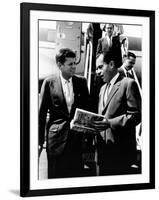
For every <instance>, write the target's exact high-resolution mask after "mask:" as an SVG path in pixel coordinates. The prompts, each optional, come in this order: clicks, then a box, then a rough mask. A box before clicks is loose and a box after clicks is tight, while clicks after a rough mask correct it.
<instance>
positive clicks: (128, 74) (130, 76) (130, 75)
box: [126, 71, 134, 79]
mask: <svg viewBox="0 0 159 200" xmlns="http://www.w3.org/2000/svg"><path fill="white" fill-rule="evenodd" d="M126 76H127V77H129V78H133V79H134V76H133V74H131V73H130V72H129V71H127V72H126Z"/></svg>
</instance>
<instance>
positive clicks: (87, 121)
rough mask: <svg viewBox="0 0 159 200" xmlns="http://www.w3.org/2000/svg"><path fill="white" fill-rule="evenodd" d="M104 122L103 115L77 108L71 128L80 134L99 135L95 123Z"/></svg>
mask: <svg viewBox="0 0 159 200" xmlns="http://www.w3.org/2000/svg"><path fill="white" fill-rule="evenodd" d="M103 120H104V116H103V115H99V114H96V113H93V112H89V111H86V110H83V109H79V108H77V109H76V112H75V115H74V118H73V120H72V121H71V124H70V126H71V129H72V130H75V131H78V132H82V133H90V134H97V133H98V131H97V130H96V129H95V128H94V121H103Z"/></svg>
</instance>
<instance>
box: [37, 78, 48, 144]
mask: <svg viewBox="0 0 159 200" xmlns="http://www.w3.org/2000/svg"><path fill="white" fill-rule="evenodd" d="M48 108H49V86H48V83H47V81H46V80H44V82H43V84H42V87H41V92H40V105H39V145H40V146H41V147H42V146H43V144H44V140H45V125H46V116H47V112H48Z"/></svg>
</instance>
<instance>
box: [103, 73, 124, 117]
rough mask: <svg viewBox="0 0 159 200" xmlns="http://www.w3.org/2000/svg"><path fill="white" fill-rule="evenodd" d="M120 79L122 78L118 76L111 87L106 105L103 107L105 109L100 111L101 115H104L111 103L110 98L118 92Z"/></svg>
mask: <svg viewBox="0 0 159 200" xmlns="http://www.w3.org/2000/svg"><path fill="white" fill-rule="evenodd" d="M121 79H122V76H119V77H118V78H117V80H116V82H115V84H114V85H113V87H112V89H111V91H110V93H109V95H108V99H107V102H106V105H105V108H104V109H103V111H102V114H104V113H105V112H106V109H107V107H108V105H109V103H110V102H111V99H112V97H113V96H114V95H115V93H116V92H117V91H118V89H119V87H120V84H121Z"/></svg>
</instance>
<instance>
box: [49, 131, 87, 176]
mask: <svg viewBox="0 0 159 200" xmlns="http://www.w3.org/2000/svg"><path fill="white" fill-rule="evenodd" d="M47 157H48V178H65V177H80V176H83V164H82V149H81V134H80V135H79V136H78V135H75V134H74V133H70V135H69V138H68V142H67V145H66V147H65V148H64V150H63V152H62V153H61V154H60V155H58V156H51V155H50V154H49V153H48V154H47Z"/></svg>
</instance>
